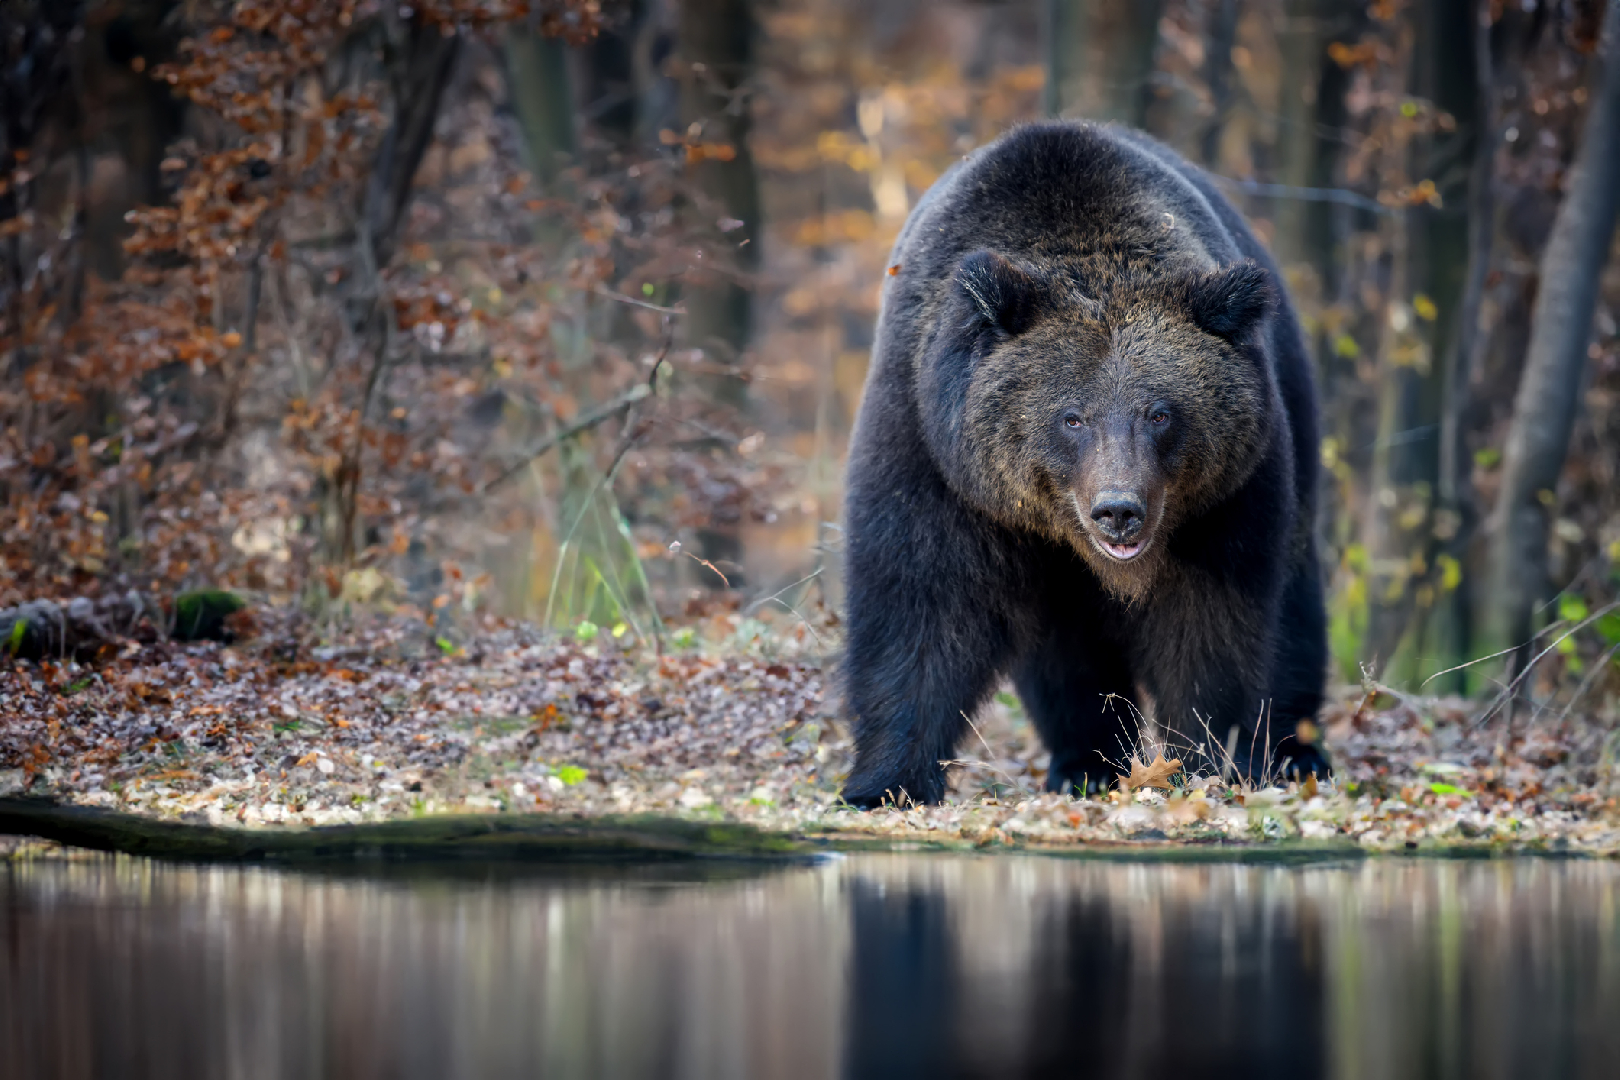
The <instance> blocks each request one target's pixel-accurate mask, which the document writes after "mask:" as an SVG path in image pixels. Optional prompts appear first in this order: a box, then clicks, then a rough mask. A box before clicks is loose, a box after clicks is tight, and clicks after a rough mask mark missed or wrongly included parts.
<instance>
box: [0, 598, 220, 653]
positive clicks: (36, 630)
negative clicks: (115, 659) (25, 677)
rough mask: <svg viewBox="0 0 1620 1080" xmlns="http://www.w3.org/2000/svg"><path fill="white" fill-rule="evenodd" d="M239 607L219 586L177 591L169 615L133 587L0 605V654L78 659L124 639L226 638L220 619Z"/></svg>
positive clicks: (187, 639)
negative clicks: (94, 594)
mask: <svg viewBox="0 0 1620 1080" xmlns="http://www.w3.org/2000/svg"><path fill="white" fill-rule="evenodd" d="M245 607H247V602H246V601H245V600H243V599H242V598H241V597H240V596H237V595H236V594H235V593H233V592H229V591H227V590H224V589H197V590H194V591H192V592H183V593H180V594H179V595H177V596H176V597H175V598H174V608H173V610H174V615H173V618H172V619H171V618H170V616H169V614H168V611H167V609H166V608H165V607H164V605H163V604H162V602H161V601H159V600H157V599H154V598H152V597H149V596H143V595H141V594H140V593H138V592H134V591H130V592H127V593H124V594H123V595H121V596H102V597H97V598H95V599H91V598H89V597H83V596H81V597H78V598H77V599H73V600H62V601H57V600H30V601H28V602H27V603H25V604H18V605H17V606H16V607H10V608H3V609H0V656H10V657H14V658H16V659H19V660H43V659H50V658H53V657H77V658H80V659H83V658H85V657H89V656H94V655H95V654H96V653H98V652H99V651H100V650H101V649H102V648H104V647H106V646H110V645H117V644H119V643H120V642H124V641H141V642H152V641H157V640H159V639H160V638H163V637H168V638H170V639H172V640H174V641H228V640H229V639H230V631H229V628H228V626H227V624H226V620H227V619H228V618H229V617H230V616H231V615H234V614H235V613H236V612H238V611H241V610H242V609H243V608H245Z"/></svg>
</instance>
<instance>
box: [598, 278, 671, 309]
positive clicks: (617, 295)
mask: <svg viewBox="0 0 1620 1080" xmlns="http://www.w3.org/2000/svg"><path fill="white" fill-rule="evenodd" d="M591 291H592V292H594V293H595V294H596V295H597V296H604V297H606V298H607V299H609V300H617V301H618V302H619V303H621V304H629V305H630V306H631V307H638V308H646V309H647V310H648V311H656V312H658V314H660V315H685V314H686V309H685V308H683V307H664V306H663V305H662V304H654V303H652V302H651V301H650V300H640V299H637V298H636V297H634V296H626V295H625V294H624V293H622V292H614V291H613V290H612V289H610V288H608V287H607V286H606V285H598V286H597V287H596V288H594V289H592V290H591Z"/></svg>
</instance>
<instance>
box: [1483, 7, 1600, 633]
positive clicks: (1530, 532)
mask: <svg viewBox="0 0 1620 1080" xmlns="http://www.w3.org/2000/svg"><path fill="white" fill-rule="evenodd" d="M1596 62H1597V65H1598V67H1599V70H1598V71H1597V72H1596V73H1595V74H1596V77H1595V78H1594V79H1593V81H1592V97H1591V105H1590V106H1589V108H1588V112H1587V115H1586V121H1585V124H1584V128H1583V131H1582V137H1581V143H1580V149H1579V150H1578V151H1577V152H1576V155H1575V163H1574V167H1573V168H1572V169H1571V171H1570V178H1569V183H1568V185H1567V186H1566V189H1565V195H1564V201H1563V203H1562V204H1561V205H1560V206H1559V208H1558V215H1557V217H1556V218H1555V219H1554V221H1553V228H1552V235H1551V236H1550V237H1549V239H1548V241H1547V248H1546V251H1545V252H1544V253H1543V255H1542V259H1541V284H1540V287H1539V289H1538V291H1537V293H1536V300H1535V306H1534V308H1533V310H1532V315H1531V329H1530V348H1529V352H1528V355H1527V356H1526V359H1525V367H1524V374H1523V375H1522V376H1521V378H1520V381H1519V389H1518V393H1517V395H1516V396H1515V398H1514V403H1513V421H1512V425H1511V426H1510V428H1509V429H1508V437H1507V444H1506V445H1505V446H1504V447H1503V452H1502V487H1501V492H1500V494H1499V496H1498V499H1497V504H1496V509H1495V512H1494V514H1493V516H1492V522H1491V525H1492V537H1491V551H1490V565H1489V571H1488V572H1489V575H1490V577H1489V581H1488V588H1487V589H1486V591H1485V603H1486V605H1487V610H1486V613H1485V614H1486V620H1485V621H1486V633H1487V634H1488V640H1487V641H1486V642H1484V644H1485V645H1486V646H1487V648H1485V649H1483V650H1480V651H1483V652H1493V651H1497V650H1500V649H1506V648H1510V647H1516V646H1522V645H1523V644H1524V643H1525V642H1526V641H1527V640H1528V639H1529V637H1530V633H1531V629H1532V628H1531V613H1532V610H1533V609H1534V607H1535V605H1536V603H1537V602H1538V601H1539V600H1543V599H1545V598H1546V597H1547V596H1548V595H1549V593H1550V591H1551V590H1550V585H1551V583H1550V582H1549V581H1548V580H1547V510H1548V507H1549V506H1550V505H1552V504H1553V502H1554V501H1555V496H1554V489H1555V488H1556V486H1557V483H1558V474H1559V473H1560V472H1561V471H1562V470H1563V467H1564V458H1565V455H1566V454H1567V453H1568V451H1569V440H1570V433H1571V430H1572V429H1573V428H1574V426H1575V413H1576V407H1577V405H1578V403H1579V400H1580V386H1581V375H1582V372H1583V370H1584V369H1585V367H1586V360H1587V347H1588V344H1589V342H1590V340H1591V331H1592V315H1593V310H1594V308H1595V306H1596V302H1597V292H1598V283H1599V277H1600V275H1601V273H1602V271H1603V266H1604V263H1605V262H1606V261H1607V259H1608V255H1609V246H1610V240H1611V238H1612V237H1613V235H1614V226H1615V217H1616V214H1617V212H1620V2H1617V0H1610V3H1609V5H1608V10H1607V11H1606V12H1605V14H1604V17H1603V30H1602V36H1601V38H1600V40H1599V44H1598V54H1597V61H1596Z"/></svg>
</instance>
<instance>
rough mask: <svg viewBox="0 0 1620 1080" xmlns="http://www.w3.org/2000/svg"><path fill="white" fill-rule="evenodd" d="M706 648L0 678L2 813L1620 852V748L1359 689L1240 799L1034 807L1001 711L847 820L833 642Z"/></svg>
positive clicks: (507, 652)
mask: <svg viewBox="0 0 1620 1080" xmlns="http://www.w3.org/2000/svg"><path fill="white" fill-rule="evenodd" d="M699 630H700V631H701V632H700V633H698V634H683V635H680V636H679V637H678V640H683V641H688V642H689V643H688V644H687V645H686V647H684V648H675V647H670V648H667V649H666V650H665V651H664V653H663V654H662V655H657V654H655V653H654V652H653V651H652V650H650V649H648V650H641V649H636V648H630V649H620V648H619V645H618V643H617V642H615V640H614V639H613V638H612V637H611V636H610V635H609V634H607V633H606V632H605V631H604V632H602V633H600V634H599V635H598V636H597V638H596V639H595V640H592V641H589V642H581V641H579V640H577V639H566V640H558V639H556V638H554V637H543V636H541V635H539V634H537V633H535V632H534V631H533V630H530V629H524V628H522V627H512V626H490V627H489V628H486V629H484V630H481V631H478V632H477V633H474V634H472V635H471V636H469V637H467V638H465V639H464V640H462V641H461V642H460V643H459V644H458V645H456V646H454V647H451V646H450V644H449V643H448V642H444V641H437V642H436V641H435V640H434V639H433V638H432V637H431V636H429V635H428V634H427V633H426V632H425V629H424V627H423V626H422V624H421V623H411V622H409V621H407V620H403V619H394V620H380V621H376V622H373V623H369V624H367V625H366V626H364V627H360V628H350V629H348V630H346V631H344V632H342V633H330V632H329V633H327V634H326V635H325V636H324V639H323V640H321V641H320V642H319V643H315V639H314V637H313V635H312V634H311V633H310V630H309V628H308V627H307V626H305V627H304V628H302V629H298V626H297V624H296V623H295V621H293V620H291V619H285V620H282V621H281V622H280V623H276V622H275V620H269V621H268V622H261V625H260V630H259V632H258V634H257V635H256V636H254V637H253V638H252V639H251V640H249V641H247V642H246V643H244V644H241V645H236V646H230V647H227V646H223V645H219V644H213V643H198V644H190V645H178V644H174V643H168V642H159V643H156V644H147V645H140V644H135V643H130V644H128V645H126V646H125V647H124V648H123V649H122V651H121V652H119V653H118V654H117V655H115V656H113V657H111V658H106V659H103V660H100V661H98V662H95V663H75V662H72V661H66V662H60V663H55V662H44V663H30V662H23V661H0V797H5V796H16V795H24V794H26V795H36V796H38V795H42V796H48V797H51V798H54V799H56V800H58V801H60V802H65V803H70V804H75V805H83V806H94V807H103V808H108V809H117V810H124V811H132V812H137V813H140V814H143V815H152V816H157V817H161V818H166V819H178V820H182V821H190V822H206V823H210V824H215V825H240V826H261V825H293V824H299V825H320V824H336V823H358V822H373V821H381V820H389V819H396V818H411V817H420V816H422V815H437V814H447V813H488V814H497V813H503V812H530V813H533V812H549V813H554V814H561V815H565V816H567V815H583V816H586V817H591V816H598V815H610V814H637V813H649V812H650V813H657V814H666V815H677V816H681V817H685V818H691V819H698V820H724V821H732V822H741V823H749V824H753V825H756V826H758V827H761V828H764V829H770V830H781V831H784V832H789V833H793V834H796V835H800V836H803V835H815V836H819V837H824V838H830V839H832V840H834V841H835V842H836V841H837V840H838V839H839V838H845V839H848V840H850V841H851V842H861V841H871V840H882V841H885V842H890V843H898V844H901V845H906V844H910V843H924V844H933V843H940V844H944V845H947V846H981V847H984V846H1012V847H1025V848H1031V847H1053V848H1064V847H1073V846H1077V845H1087V844H1099V843H1108V844H1128V845H1166V844H1170V845H1173V844H1189V843H1203V844H1209V843H1212V842H1222V841H1224V842H1229V843H1230V842H1241V843H1245V844H1251V845H1268V844H1272V843H1278V842H1284V841H1287V840H1305V841H1317V842H1322V843H1326V844H1338V845H1342V846H1344V847H1346V848H1349V847H1351V846H1352V845H1354V846H1357V847H1360V848H1365V849H1370V850H1389V851H1408V850H1411V849H1414V848H1415V849H1417V850H1419V851H1425V850H1431V849H1437V848H1438V849H1443V850H1446V851H1456V850H1459V849H1460V850H1471V849H1480V850H1486V851H1515V850H1533V851H1551V852H1570V853H1590V854H1603V855H1620V769H1617V767H1616V764H1617V762H1616V759H1617V757H1620V729H1616V728H1614V727H1612V726H1605V725H1602V724H1599V723H1598V722H1596V721H1595V720H1593V719H1591V718H1589V717H1583V716H1580V715H1575V716H1571V717H1564V718H1559V717H1557V716H1556V715H1549V716H1546V717H1544V718H1542V719H1541V720H1539V721H1537V722H1536V723H1533V724H1526V723H1524V722H1523V721H1522V720H1521V721H1520V728H1521V730H1519V731H1518V732H1517V733H1516V734H1515V735H1514V736H1513V737H1511V738H1510V737H1509V736H1508V734H1507V732H1506V731H1505V730H1504V723H1503V722H1502V721H1501V720H1500V719H1494V720H1491V721H1490V722H1488V723H1486V724H1483V725H1479V724H1476V723H1475V718H1476V717H1477V715H1478V714H1479V712H1480V711H1481V706H1480V705H1479V704H1478V703H1474V702H1466V701H1462V700H1457V699H1434V698H1416V697H1410V696H1407V695H1403V694H1398V693H1395V692H1393V691H1389V690H1387V689H1380V688H1368V689H1366V690H1364V689H1362V688H1345V689H1343V690H1342V691H1341V692H1339V693H1336V694H1335V695H1334V696H1333V699H1332V701H1331V703H1330V704H1329V706H1328V707H1327V708H1326V709H1325V710H1324V713H1323V717H1322V728H1323V731H1324V735H1325V741H1326V743H1327V745H1328V747H1329V749H1330V751H1331V753H1332V754H1333V758H1334V762H1335V770H1336V772H1335V777H1334V779H1332V780H1330V781H1326V782H1323V783H1321V784H1319V785H1318V784H1315V783H1310V782H1308V783H1307V784H1305V785H1303V786H1302V785H1298V784H1293V783H1287V784H1284V783H1276V784H1272V785H1268V786H1264V787H1259V788H1256V787H1254V786H1249V787H1246V788H1237V787H1233V786H1229V785H1227V784H1225V783H1223V782H1221V780H1220V778H1219V777H1218V776H1216V775H1209V774H1207V773H1206V774H1204V775H1197V774H1196V770H1194V772H1193V774H1192V775H1189V774H1188V773H1182V774H1180V775H1178V776H1177V777H1176V778H1175V780H1174V787H1172V788H1171V790H1169V791H1163V790H1158V789H1155V788H1149V787H1143V788H1139V789H1137V790H1135V791H1133V792H1130V793H1125V792H1121V791H1119V790H1115V791H1112V792H1110V793H1108V794H1104V795H1096V796H1093V797H1091V798H1086V799H1076V798H1070V797H1067V796H1058V795H1052V794H1042V793H1041V790H1040V789H1041V783H1042V780H1043V778H1044V770H1043V755H1042V752H1041V749H1040V743H1039V740H1038V738H1037V737H1036V735H1035V733H1034V730H1033V728H1032V725H1031V724H1030V723H1029V722H1028V721H1027V720H1026V719H1025V718H1024V716H1023V714H1022V712H1021V710H1020V709H1019V707H1018V704H1017V699H1016V698H1015V697H1013V696H1012V695H1011V694H1010V693H1005V692H1004V693H1001V694H998V695H997V696H996V698H995V700H994V701H993V702H992V703H991V705H990V706H989V707H987V708H986V709H985V710H984V711H983V713H982V714H981V716H980V717H978V718H977V723H976V725H975V730H974V733H973V734H971V735H970V740H969V744H968V745H965V746H964V747H962V748H961V753H962V755H963V760H962V761H961V762H960V763H959V764H958V765H957V766H956V767H955V768H953V770H952V780H951V791H950V796H949V799H948V801H947V802H946V803H945V804H944V805H942V806H937V807H926V808H912V809H904V810H901V809H883V810H876V811H871V812H858V811H855V810H853V809H851V808H849V807H848V806H845V805H844V804H842V803H841V802H840V801H839V799H838V787H839V781H840V780H841V778H842V777H843V775H844V774H845V772H846V771H847V770H848V768H849V765H850V761H851V757H852V755H851V743H850V738H849V733H848V731H847V727H846V726H845V725H844V724H842V723H841V722H839V721H838V720H837V719H836V707H835V705H836V703H835V701H834V696H833V694H832V692H831V690H830V687H829V672H828V670H827V665H826V664H825V663H824V662H823V661H822V660H821V659H820V654H821V653H822V652H823V650H824V649H825V648H826V643H827V640H828V639H827V637H826V636H825V635H824V634H823V636H820V637H818V636H817V635H816V632H815V631H814V630H813V629H810V628H809V627H808V626H805V627H801V628H800V629H798V630H797V631H796V632H794V631H793V630H792V628H791V627H788V626H785V625H784V626H783V627H782V628H780V629H774V630H773V629H772V628H771V627H768V626H766V625H764V624H761V623H759V622H758V621H756V620H745V619H741V618H739V617H738V616H736V615H721V616H715V617H714V618H713V619H711V620H709V622H708V623H707V624H705V625H704V626H702V627H700V628H699ZM806 630H809V631H810V632H809V634H808V635H807V634H806ZM807 638H809V639H811V640H806V639H807ZM1121 728H1122V735H1121V750H1120V753H1119V755H1118V762H1117V765H1118V766H1120V771H1128V769H1129V766H1128V764H1125V763H1126V761H1127V759H1128V757H1129V756H1130V754H1131V752H1132V751H1135V752H1137V753H1139V754H1140V756H1141V760H1142V762H1143V763H1146V762H1148V760H1149V758H1150V756H1151V754H1152V753H1153V752H1155V748H1153V747H1151V745H1146V744H1143V745H1138V746H1130V745H1129V744H1127V742H1126V741H1125V740H1126V738H1127V733H1128V735H1129V737H1130V738H1131V739H1135V738H1136V737H1137V732H1136V730H1135V725H1134V724H1126V723H1124V722H1122V725H1121ZM1169 756H1171V757H1174V756H1177V755H1175V754H1174V753H1172V754H1171V755H1169ZM1182 756H1188V755H1185V754H1183V755H1182ZM1098 764H1099V772H1100V773H1102V774H1106V775H1107V776H1108V779H1109V780H1110V781H1113V780H1114V779H1115V778H1114V776H1113V775H1112V772H1111V770H1110V767H1109V766H1108V765H1106V764H1105V763H1103V762H1102V761H1101V760H1099V763H1098ZM1188 766H1189V769H1191V767H1192V763H1191V762H1189V763H1188ZM17 850H20V847H19V842H18V841H14V840H13V841H7V842H5V843H3V844H0V854H3V853H4V852H6V851H17Z"/></svg>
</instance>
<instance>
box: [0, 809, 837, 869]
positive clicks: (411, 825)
mask: <svg viewBox="0 0 1620 1080" xmlns="http://www.w3.org/2000/svg"><path fill="white" fill-rule="evenodd" d="M0 834H9V835H15V836H33V837H38V838H39V839H42V840H53V841H55V842H57V843H59V844H65V845H67V846H69V847H76V848H84V849H87V850H90V851H107V852H118V853H121V854H125V855H141V856H146V857H148V858H156V859H173V860H182V861H194V862H224V863H274V864H276V865H283V866H287V865H307V864H332V863H342V862H365V861H383V862H401V861H415V862H436V861H439V862H447V861H469V860H471V861H488V862H517V861H525V862H630V861H635V862H646V861H662V860H689V859H753V860H769V861H782V860H795V859H803V858H806V857H810V856H813V855H815V854H816V853H817V852H819V851H823V850H825V849H824V848H821V847H818V846H816V845H813V844H811V843H809V842H807V841H805V840H803V839H801V838H799V837H796V836H792V835H789V834H786V833H779V832H768V831H765V830H762V829H757V828H755V827H754V826H752V825H742V824H737V823H731V822H705V821H691V820H687V819H684V818H669V817H657V816H652V815H642V816H622V817H591V818H573V817H560V816H553V815H546V814H458V815H446V816H442V817H425V818H412V819H409V820H400V821H385V822H378V823H375V824H367V825H322V826H317V827H314V828H273V829H245V828H233V827H226V826H218V825H202V824H192V823H189V822H182V821H164V820H160V819H157V818H151V817H146V816H144V815H140V814H129V813H123V812H121V811H117V810H104V809H100V808H97V807H88V806H70V805H65V804H62V803H57V802H54V801H52V800H49V799H30V798H17V799H0Z"/></svg>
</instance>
